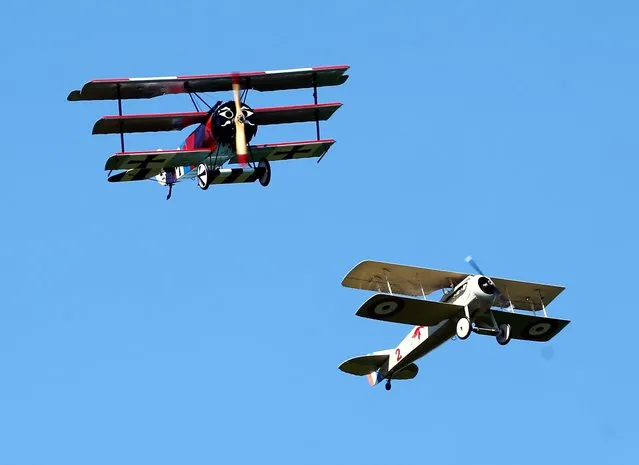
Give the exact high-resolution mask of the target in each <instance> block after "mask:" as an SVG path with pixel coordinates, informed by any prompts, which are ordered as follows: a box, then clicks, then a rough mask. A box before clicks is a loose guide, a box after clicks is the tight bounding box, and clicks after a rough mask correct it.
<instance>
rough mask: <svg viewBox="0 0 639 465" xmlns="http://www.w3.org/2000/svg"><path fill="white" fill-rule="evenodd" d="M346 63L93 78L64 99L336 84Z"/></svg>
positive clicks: (262, 90)
mask: <svg viewBox="0 0 639 465" xmlns="http://www.w3.org/2000/svg"><path fill="white" fill-rule="evenodd" d="M348 68H349V66H347V65H340V66H320V67H314V68H297V69H283V70H272V71H256V72H243V73H227V74H203V75H197V76H159V77H142V78H117V79H95V80H93V81H89V82H87V83H86V84H84V86H82V89H81V90H74V91H72V92H71V93H69V95H68V97H67V100H70V101H78V100H127V99H147V98H153V97H159V96H161V95H165V94H183V93H192V92H219V91H230V90H232V85H233V79H234V78H238V79H239V83H240V86H241V87H242V89H252V90H257V91H260V92H266V91H276V90H287V89H303V88H311V87H326V86H337V85H340V84H343V83H344V82H346V80H347V79H348V75H345V74H344V73H345V72H346V71H347V70H348Z"/></svg>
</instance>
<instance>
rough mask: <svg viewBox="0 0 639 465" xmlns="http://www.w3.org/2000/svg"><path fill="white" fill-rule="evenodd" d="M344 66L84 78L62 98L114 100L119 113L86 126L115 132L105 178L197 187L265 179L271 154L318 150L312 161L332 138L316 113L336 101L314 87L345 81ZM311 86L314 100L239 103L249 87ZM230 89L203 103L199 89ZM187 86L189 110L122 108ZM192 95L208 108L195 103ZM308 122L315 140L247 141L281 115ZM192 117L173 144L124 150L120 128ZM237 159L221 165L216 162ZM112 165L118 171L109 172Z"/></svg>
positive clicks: (305, 154)
mask: <svg viewBox="0 0 639 465" xmlns="http://www.w3.org/2000/svg"><path fill="white" fill-rule="evenodd" d="M348 69H349V66H346V65H342V66H323V67H315V68H299V69H288V70H275V71H261V72H242V73H229V74H211V75H200V76H165V77H145V78H126V79H98V80H93V81H89V82H87V83H86V84H84V86H83V87H82V89H81V90H74V91H72V92H71V93H70V94H69V95H68V97H67V100H69V101H73V102H76V101H82V100H94V101H95V100H117V102H118V114H117V115H115V116H104V117H102V118H100V119H99V120H98V121H97V122H96V123H95V125H94V126H93V134H120V145H121V151H120V152H117V153H115V154H114V155H113V156H111V157H109V158H108V160H107V162H106V165H105V167H104V169H105V170H108V171H109V175H108V181H110V182H127V181H141V180H153V181H156V182H158V183H159V184H161V185H163V186H168V187H169V193H168V196H167V199H169V198H171V192H172V188H173V185H174V184H176V183H178V182H181V181H184V180H187V179H196V180H197V183H198V185H199V187H200V188H201V189H203V190H206V189H208V188H209V186H210V185H212V184H232V183H247V182H254V181H256V180H258V181H259V182H260V184H261V185H262V186H267V185H268V184H269V183H270V180H271V167H270V162H273V161H279V160H293V159H299V158H311V157H316V158H318V160H317V162H318V163H319V162H320V161H321V159H322V157H323V156H324V155H325V154H326V152H327V151H328V149H329V148H330V147H331V146H332V145H333V144H334V143H335V140H333V139H322V138H321V137H320V121H326V120H327V119H329V118H330V117H331V116H332V115H333V114H334V113H335V111H337V110H338V109H339V108H340V107H341V105H342V104H341V103H339V102H333V103H318V88H320V87H327V86H338V85H341V84H343V83H344V82H346V80H347V79H348V75H347V74H345V72H346V71H347V70H348ZM306 88H308V89H311V88H312V89H313V103H312V104H307V105H295V106H280V107H269V108H255V109H253V108H251V107H250V106H249V105H248V104H247V103H246V97H247V94H248V91H249V90H255V91H258V92H267V91H268V92H270V91H278V90H289V89H306ZM224 91H232V92H233V99H232V100H228V101H218V102H217V103H215V104H214V105H209V104H208V103H207V102H206V100H205V99H204V98H203V96H202V95H201V94H202V93H206V92H224ZM171 94H188V95H189V97H190V99H191V102H192V104H193V105H194V107H195V111H194V112H187V113H165V114H139V115H136V114H133V115H123V114H122V101H123V100H127V99H150V98H155V97H159V96H162V95H171ZM198 101H199V102H200V103H201V104H203V105H205V106H206V107H207V108H208V109H206V111H201V110H200V108H199V106H198ZM313 121H314V122H315V126H316V135H317V137H316V140H308V141H300V142H282V143H267V144H257V145H249V144H250V142H251V140H252V139H253V137H254V136H255V135H256V133H257V130H258V127H259V126H262V125H264V126H265V125H275V124H287V123H301V122H313ZM192 125H197V126H196V127H195V129H194V130H193V131H192V132H191V133H190V134H189V135H188V136H187V137H186V139H185V140H184V141H183V142H182V143H181V144H180V145H179V147H178V148H177V149H176V150H155V151H142V152H126V151H125V148H124V134H126V133H141V132H158V131H181V130H182V129H185V128H187V127H189V126H192ZM225 164H227V165H237V166H235V167H225V168H223V165H225ZM113 171H118V172H117V173H115V174H112V173H113Z"/></svg>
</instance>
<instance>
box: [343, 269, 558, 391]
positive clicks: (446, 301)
mask: <svg viewBox="0 0 639 465" xmlns="http://www.w3.org/2000/svg"><path fill="white" fill-rule="evenodd" d="M466 261H467V262H468V263H469V264H470V265H471V266H472V267H473V268H474V269H475V270H476V271H477V273H478V274H471V275H469V274H466V273H457V272H454V271H442V270H434V269H428V268H417V267H412V266H406V265H397V264H392V263H384V262H377V261H370V260H367V261H363V262H361V263H359V264H358V265H357V266H355V267H354V268H353V269H352V270H351V271H350V272H349V273H348V274H347V275H346V277H345V278H344V280H343V281H342V285H343V286H345V287H350V288H355V289H364V290H369V291H377V294H375V295H374V296H372V297H371V298H369V299H368V300H367V301H366V302H365V303H364V304H363V305H362V306H361V307H360V308H359V310H358V311H357V313H356V315H357V316H360V317H364V318H372V319H375V320H380V321H387V322H392V323H404V324H409V325H416V326H415V327H414V328H413V329H412V330H411V331H410V332H409V333H408V335H407V336H406V337H405V338H404V339H403V340H402V341H401V342H400V344H399V345H398V346H397V347H396V348H394V349H388V350H381V351H377V352H373V353H371V354H368V355H363V356H360V357H355V358H351V359H349V360H346V361H345V362H343V363H342V364H341V365H340V366H339V368H340V370H342V371H344V372H346V373H350V374H352V375H357V376H367V377H368V382H369V384H370V385H371V386H375V385H377V384H378V383H380V382H381V381H383V380H386V390H390V388H391V380H392V379H404V380H405V379H413V378H414V377H415V376H417V372H418V368H417V365H415V363H414V362H415V361H416V360H417V359H419V358H421V357H423V356H424V355H426V354H428V353H429V352H431V351H433V350H435V349H436V348H437V347H439V346H440V345H442V344H443V343H444V342H446V341H448V340H449V339H452V338H454V337H455V336H457V337H458V338H459V339H462V340H464V339H467V338H468V336H470V334H471V332H474V333H477V334H482V335H489V336H494V337H496V339H497V342H498V343H499V344H501V345H506V344H508V342H510V340H511V339H521V340H526V341H540V342H546V341H549V340H550V339H552V338H553V337H554V336H556V335H557V334H558V333H559V332H560V331H561V330H562V329H563V328H564V327H565V326H566V325H567V324H568V323H570V321H569V320H560V319H556V318H550V317H548V316H547V313H546V306H547V305H548V304H550V302H551V301H553V300H554V299H555V298H556V297H557V296H558V295H559V294H560V293H561V292H562V291H563V290H564V287H561V286H553V285H548V284H537V283H530V282H523V281H513V280H510V279H503V278H492V277H488V276H486V275H485V274H484V273H482V271H481V270H480V269H479V267H478V266H477V264H476V263H475V262H474V261H473V259H472V258H471V257H467V258H466ZM439 290H442V291H443V296H442V297H441V299H440V300H439V301H434V300H427V298H426V296H427V295H429V294H431V293H433V292H435V291H439ZM400 295H404V296H411V297H400ZM416 296H421V298H415V297H416ZM494 306H499V307H501V310H496V309H494V308H493V307H494ZM504 308H506V310H504ZM515 309H517V310H526V311H528V312H532V315H531V314H524V313H516V312H515ZM537 312H541V313H542V314H543V316H542V315H539V314H538V313H537Z"/></svg>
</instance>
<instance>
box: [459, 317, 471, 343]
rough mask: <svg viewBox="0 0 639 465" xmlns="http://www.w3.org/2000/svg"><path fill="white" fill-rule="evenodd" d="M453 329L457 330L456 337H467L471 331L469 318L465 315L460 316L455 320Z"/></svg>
mask: <svg viewBox="0 0 639 465" xmlns="http://www.w3.org/2000/svg"><path fill="white" fill-rule="evenodd" d="M455 330H456V331H457V337H458V338H459V339H467V338H468V336H470V332H471V327H470V320H469V319H468V318H466V317H465V316H463V317H461V318H460V319H459V320H457V327H456V328H455Z"/></svg>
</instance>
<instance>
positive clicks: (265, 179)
mask: <svg viewBox="0 0 639 465" xmlns="http://www.w3.org/2000/svg"><path fill="white" fill-rule="evenodd" d="M260 168H264V173H262V175H261V176H260V179H259V180H260V184H261V185H262V186H263V187H266V186H268V185H269V184H270V183H271V164H270V163H269V162H268V160H267V159H266V158H263V159H262V160H260V162H259V163H258V164H257V169H260Z"/></svg>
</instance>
